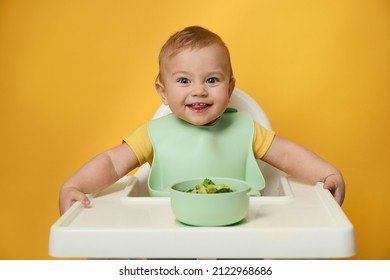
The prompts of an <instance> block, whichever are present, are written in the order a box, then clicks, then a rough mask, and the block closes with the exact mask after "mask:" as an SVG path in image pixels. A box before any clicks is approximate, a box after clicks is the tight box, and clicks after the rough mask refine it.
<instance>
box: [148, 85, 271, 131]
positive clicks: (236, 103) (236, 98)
mask: <svg viewBox="0 0 390 280" xmlns="http://www.w3.org/2000/svg"><path fill="white" fill-rule="evenodd" d="M229 107H232V108H236V109H237V110H238V111H244V112H248V113H249V114H251V115H252V117H253V119H254V120H255V121H257V122H258V123H260V124H261V125H262V126H264V127H265V128H267V129H269V130H271V129H272V127H271V124H270V122H269V120H268V118H267V115H266V114H265V112H264V111H263V109H262V108H261V107H260V105H259V104H258V103H257V102H256V101H255V100H254V99H253V98H252V97H250V96H249V95H247V94H246V93H245V92H243V91H242V90H240V89H238V88H235V89H234V91H233V94H232V97H231V98H230V102H229ZM169 113H171V109H170V108H169V106H168V105H164V104H163V105H161V106H160V107H159V108H158V110H157V111H156V113H155V114H154V116H153V119H156V118H159V117H162V116H165V115H167V114H169Z"/></svg>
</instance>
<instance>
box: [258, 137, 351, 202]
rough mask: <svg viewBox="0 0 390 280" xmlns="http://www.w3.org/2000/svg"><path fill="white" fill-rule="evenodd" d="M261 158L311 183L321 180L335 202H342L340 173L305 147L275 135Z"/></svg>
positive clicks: (343, 186)
mask: <svg viewBox="0 0 390 280" xmlns="http://www.w3.org/2000/svg"><path fill="white" fill-rule="evenodd" d="M262 160H264V161H265V162H267V163H269V164H271V165H273V166H275V167H276V168H278V169H280V170H282V171H284V172H286V173H287V174H290V175H292V176H294V177H297V178H300V179H303V180H307V181H309V182H313V183H314V182H323V183H324V188H325V189H328V190H330V192H331V193H332V195H333V196H334V198H335V199H336V201H337V203H338V204H340V205H341V204H342V203H343V201H344V195H345V185H344V179H343V177H342V175H341V173H340V172H339V171H338V170H337V169H336V168H335V167H334V166H332V165H331V164H329V163H327V162H326V161H324V160H323V159H321V158H320V157H318V156H317V155H316V154H314V153H312V152H311V151H309V150H307V149H306V148H304V147H302V146H300V145H298V144H295V143H293V142H291V141H288V140H286V139H283V138H281V137H278V136H275V138H274V140H273V142H272V144H271V146H270V148H269V149H268V151H267V153H266V154H265V155H264V157H263V158H262Z"/></svg>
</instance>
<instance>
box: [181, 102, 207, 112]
mask: <svg viewBox="0 0 390 280" xmlns="http://www.w3.org/2000/svg"><path fill="white" fill-rule="evenodd" d="M186 106H187V107H190V108H191V109H193V110H204V109H206V108H207V107H209V106H211V105H210V104H206V103H191V104H187V105H186Z"/></svg>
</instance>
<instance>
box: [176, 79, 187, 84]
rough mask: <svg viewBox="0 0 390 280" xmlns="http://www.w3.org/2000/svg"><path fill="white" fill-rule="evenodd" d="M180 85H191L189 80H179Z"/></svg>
mask: <svg viewBox="0 0 390 280" xmlns="http://www.w3.org/2000/svg"><path fill="white" fill-rule="evenodd" d="M177 81H178V82H179V83H180V84H189V83H190V80H189V79H187V78H179V79H178V80H177Z"/></svg>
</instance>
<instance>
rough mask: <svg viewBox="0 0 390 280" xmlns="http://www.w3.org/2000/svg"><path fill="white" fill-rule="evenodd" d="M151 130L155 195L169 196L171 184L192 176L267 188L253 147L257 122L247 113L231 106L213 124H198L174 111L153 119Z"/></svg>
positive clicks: (151, 182) (151, 188) (151, 185)
mask: <svg viewBox="0 0 390 280" xmlns="http://www.w3.org/2000/svg"><path fill="white" fill-rule="evenodd" d="M148 133H149V137H150V139H151V142H152V145H153V163H152V166H151V171H150V175H149V181H148V184H149V192H150V195H151V196H169V188H170V186H172V185H173V184H174V183H177V182H180V181H184V180H188V179H192V178H207V177H228V178H235V179H239V180H243V181H246V182H247V183H249V185H250V186H251V187H252V188H254V189H256V190H259V191H262V190H263V188H264V185H265V183H264V178H263V175H262V174H261V171H260V169H259V167H258V165H257V162H256V160H255V158H254V155H253V150H252V142H253V133H254V123H253V119H252V117H251V116H250V115H249V114H247V113H245V112H237V111H236V110H234V109H228V110H226V112H225V113H224V114H223V115H222V116H221V118H220V120H219V121H218V122H217V123H216V124H215V125H213V126H195V125H192V124H189V123H187V122H185V121H183V120H181V119H179V118H178V117H176V116H175V115H174V114H170V115H167V116H164V117H162V118H159V119H155V120H152V121H150V122H149V123H148Z"/></svg>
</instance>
